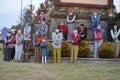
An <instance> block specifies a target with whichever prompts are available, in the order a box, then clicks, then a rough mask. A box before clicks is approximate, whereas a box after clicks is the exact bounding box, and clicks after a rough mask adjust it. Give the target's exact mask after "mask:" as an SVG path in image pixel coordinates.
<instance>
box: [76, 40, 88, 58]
mask: <svg viewBox="0 0 120 80" xmlns="http://www.w3.org/2000/svg"><path fill="white" fill-rule="evenodd" d="M78 56H79V57H84V58H88V57H90V48H89V44H88V43H87V41H81V42H80V47H79V53H78Z"/></svg>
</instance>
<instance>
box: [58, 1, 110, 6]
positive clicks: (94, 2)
mask: <svg viewBox="0 0 120 80" xmlns="http://www.w3.org/2000/svg"><path fill="white" fill-rule="evenodd" d="M60 2H61V3H75V4H93V5H108V3H109V1H108V0H60Z"/></svg>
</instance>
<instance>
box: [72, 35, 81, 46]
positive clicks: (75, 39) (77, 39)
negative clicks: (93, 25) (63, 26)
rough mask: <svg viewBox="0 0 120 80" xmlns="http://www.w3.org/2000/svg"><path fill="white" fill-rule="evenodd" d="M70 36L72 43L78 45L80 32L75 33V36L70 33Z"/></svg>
mask: <svg viewBox="0 0 120 80" xmlns="http://www.w3.org/2000/svg"><path fill="white" fill-rule="evenodd" d="M70 38H71V41H72V45H79V40H80V34H77V36H76V37H75V34H74V33H71V35H70Z"/></svg>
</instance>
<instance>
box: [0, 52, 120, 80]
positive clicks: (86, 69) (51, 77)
mask: <svg viewBox="0 0 120 80" xmlns="http://www.w3.org/2000/svg"><path fill="white" fill-rule="evenodd" d="M0 80H120V64H83V63H81V64H37V63H15V62H3V61H2V55H1V53H0Z"/></svg>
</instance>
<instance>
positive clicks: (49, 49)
mask: <svg viewBox="0 0 120 80" xmlns="http://www.w3.org/2000/svg"><path fill="white" fill-rule="evenodd" d="M48 52H49V56H52V52H53V46H52V44H51V43H50V42H48Z"/></svg>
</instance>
